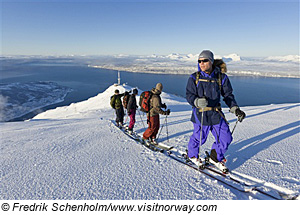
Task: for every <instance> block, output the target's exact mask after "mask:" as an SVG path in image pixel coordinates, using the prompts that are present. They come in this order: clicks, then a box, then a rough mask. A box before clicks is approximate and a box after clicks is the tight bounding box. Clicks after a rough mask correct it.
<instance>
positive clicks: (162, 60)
mask: <svg viewBox="0 0 300 215" xmlns="http://www.w3.org/2000/svg"><path fill="white" fill-rule="evenodd" d="M197 59H198V54H178V53H172V54H169V55H156V54H153V55H151V56H123V57H118V58H116V57H109V56H108V57H105V58H99V59H95V60H93V61H90V62H89V66H91V67H95V68H105V69H113V70H121V71H128V72H143V73H163V74H190V73H191V71H195V69H197ZM215 59H223V60H224V61H225V62H226V64H227V69H228V71H227V73H228V75H236V76H262V77H289V78H300V73H299V63H300V58H299V55H288V56H277V57H276V56H275V57H268V58H262V57H261V58H257V57H256V58H250V57H241V56H239V55H238V54H236V53H233V54H229V55H224V56H221V55H217V54H215Z"/></svg>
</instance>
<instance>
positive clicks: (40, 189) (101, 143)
mask: <svg viewBox="0 0 300 215" xmlns="http://www.w3.org/2000/svg"><path fill="white" fill-rule="evenodd" d="M115 88H116V87H115V86H111V87H110V88H108V89H107V90H106V91H105V92H103V93H101V94H99V95H98V96H96V97H93V98H91V99H89V100H87V101H84V102H80V103H75V104H72V105H70V106H68V107H61V108H56V109H55V110H50V111H47V112H45V113H42V114H40V115H38V116H37V117H35V118H34V119H33V120H30V121H26V122H11V123H0V127H1V144H0V157H1V160H0V162H1V172H0V180H1V184H0V190H1V193H0V197H1V199H122V200H124V199H126V200H130V199H148V200H153V199H252V198H253V197H252V196H248V195H245V194H242V193H240V192H238V191H235V190H233V189H230V188H229V187H227V186H225V185H223V184H221V183H219V182H217V181H216V180H213V179H211V178H208V177H206V176H205V175H203V174H199V173H197V172H196V171H194V170H193V169H191V168H188V167H186V166H184V165H182V164H180V163H178V162H176V161H174V160H172V159H170V158H168V157H167V156H165V155H164V154H161V153H155V152H153V151H150V150H149V149H147V148H145V147H143V146H142V145H140V144H137V143H136V142H135V141H134V140H132V139H130V138H128V137H127V136H126V135H125V134H123V133H122V132H120V131H119V130H118V129H117V128H116V127H115V126H114V125H113V124H112V123H111V119H112V118H113V111H112V109H110V107H109V98H110V96H111V95H113V92H114V90H115ZM118 88H119V89H120V91H121V92H122V91H124V88H123V87H121V86H119V87H118ZM125 88H126V89H130V87H128V86H125ZM139 93H141V90H140V91H139ZM162 99H163V102H165V103H167V105H168V107H169V108H171V110H172V113H171V115H170V116H169V117H168V118H167V120H168V121H167V123H168V136H167V132H166V127H165V126H164V128H163V130H162V132H161V134H160V139H159V140H160V141H161V142H163V143H165V144H168V145H174V146H175V147H176V148H178V149H179V150H182V151H184V150H185V148H186V146H187V143H188V141H189V137H190V135H191V134H192V124H191V122H190V121H189V119H190V114H191V111H190V107H189V105H188V104H187V103H186V102H185V101H184V99H182V98H177V97H175V96H173V95H168V94H165V93H163V94H162ZM243 110H245V112H246V113H247V118H246V119H245V121H244V122H243V123H238V126H237V128H236V131H235V133H234V135H233V136H234V141H233V143H232V145H231V146H230V147H229V150H228V152H227V154H226V156H227V159H228V167H229V168H230V169H232V170H234V171H237V172H239V173H240V174H244V176H245V177H247V176H251V177H253V178H255V179H259V181H257V183H265V184H267V185H268V186H270V187H280V189H282V190H283V191H286V192H292V191H294V192H298V191H299V190H300V183H299V182H300V176H299V172H300V169H299V167H300V165H299V159H298V155H299V153H300V151H299V150H300V147H299V121H297V119H299V104H282V105H270V106H258V107H244V108H243ZM224 112H225V114H226V116H227V117H228V120H229V121H230V122H231V128H232V127H233V124H234V122H235V120H236V118H235V117H234V116H233V115H231V114H228V110H226V109H225V110H224ZM295 114H298V117H295ZM141 117H142V118H143V119H145V116H143V115H142V116H141ZM136 121H137V122H136V127H135V131H136V132H137V133H139V134H140V135H141V134H142V133H143V132H144V131H145V128H144V127H143V124H142V122H141V118H140V116H139V113H137V115H136ZM164 123H165V117H164V116H162V117H161V125H163V124H164ZM144 124H145V121H144ZM213 141H214V139H213V137H212V135H209V137H208V140H207V143H206V144H205V145H203V146H202V147H201V154H202V155H203V154H204V151H205V150H210V147H211V144H212V142H213Z"/></svg>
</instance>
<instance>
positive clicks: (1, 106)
mask: <svg viewBox="0 0 300 215" xmlns="http://www.w3.org/2000/svg"><path fill="white" fill-rule="evenodd" d="M71 91H72V89H71V88H68V87H65V86H60V85H58V84H57V83H55V82H42V81H38V82H28V83H18V82H16V83H11V84H0V121H9V120H11V119H14V118H17V117H20V116H23V115H25V114H27V113H30V112H32V111H38V110H39V109H40V108H43V107H45V106H47V105H51V104H56V103H59V102H61V101H63V100H64V98H65V97H66V95H67V94H68V93H69V92H71Z"/></svg>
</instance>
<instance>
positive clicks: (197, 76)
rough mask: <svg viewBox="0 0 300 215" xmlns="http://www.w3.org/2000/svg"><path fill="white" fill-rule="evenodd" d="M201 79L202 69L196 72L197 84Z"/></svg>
mask: <svg viewBox="0 0 300 215" xmlns="http://www.w3.org/2000/svg"><path fill="white" fill-rule="evenodd" d="M199 79H200V71H198V72H197V73H196V80H195V83H196V86H197V85H198V82H199Z"/></svg>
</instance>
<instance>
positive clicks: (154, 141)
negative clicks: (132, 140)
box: [150, 138, 158, 145]
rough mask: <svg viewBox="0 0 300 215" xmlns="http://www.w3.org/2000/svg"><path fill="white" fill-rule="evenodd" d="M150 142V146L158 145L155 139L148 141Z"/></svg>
mask: <svg viewBox="0 0 300 215" xmlns="http://www.w3.org/2000/svg"><path fill="white" fill-rule="evenodd" d="M150 141H151V144H153V145H158V142H157V140H156V139H155V138H153V139H150Z"/></svg>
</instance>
